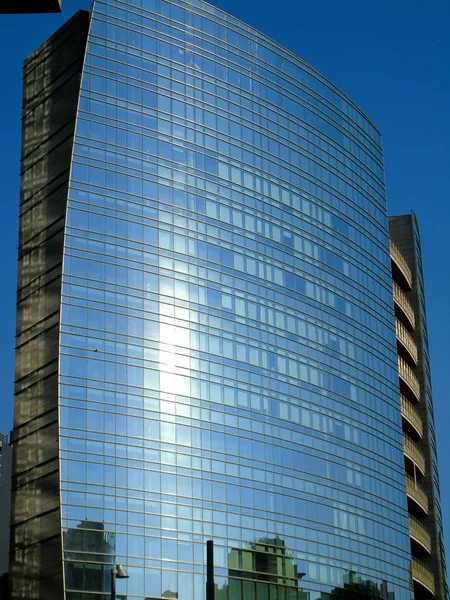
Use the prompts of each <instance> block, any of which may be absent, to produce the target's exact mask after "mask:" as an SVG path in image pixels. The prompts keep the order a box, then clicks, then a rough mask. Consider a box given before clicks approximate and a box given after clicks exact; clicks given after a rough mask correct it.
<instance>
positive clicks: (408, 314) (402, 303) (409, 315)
mask: <svg viewBox="0 0 450 600" xmlns="http://www.w3.org/2000/svg"><path fill="white" fill-rule="evenodd" d="M392 290H393V292H394V302H395V308H396V309H398V310H396V314H397V316H400V315H398V312H400V313H401V315H402V317H403V319H404V320H405V321H406V322H407V323H408V325H409V328H410V329H414V328H415V326H416V315H415V313H414V309H413V307H412V306H411V303H410V301H409V300H408V298H407V296H406V294H405V292H404V291H403V290H402V288H401V287H400V286H399V285H398V283H396V282H395V281H393V282H392Z"/></svg>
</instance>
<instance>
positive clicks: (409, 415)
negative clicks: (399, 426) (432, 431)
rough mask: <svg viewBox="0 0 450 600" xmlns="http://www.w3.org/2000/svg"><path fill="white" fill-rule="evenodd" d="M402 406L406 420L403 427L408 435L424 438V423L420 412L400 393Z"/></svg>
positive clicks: (403, 416)
mask: <svg viewBox="0 0 450 600" xmlns="http://www.w3.org/2000/svg"><path fill="white" fill-rule="evenodd" d="M400 407H401V411H402V418H403V420H404V423H403V428H404V429H405V430H406V432H407V433H408V435H409V436H410V437H412V438H413V439H414V438H416V439H421V438H423V423H422V419H421V417H420V415H419V412H418V410H417V409H415V408H414V406H413V405H412V404H411V402H410V401H409V400H407V399H406V398H405V396H403V394H400Z"/></svg>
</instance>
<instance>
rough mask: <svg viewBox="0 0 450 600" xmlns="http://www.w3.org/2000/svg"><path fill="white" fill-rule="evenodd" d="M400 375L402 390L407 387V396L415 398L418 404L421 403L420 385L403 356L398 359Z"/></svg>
mask: <svg viewBox="0 0 450 600" xmlns="http://www.w3.org/2000/svg"><path fill="white" fill-rule="evenodd" d="M398 375H399V377H400V388H401V387H402V385H401V384H402V383H403V384H404V385H403V387H405V386H406V389H407V390H408V391H407V392H406V395H407V396H408V397H410V396H411V395H412V396H413V397H414V399H415V401H416V402H420V383H419V380H418V379H417V377H416V376H415V374H414V371H413V370H412V369H411V367H410V366H409V365H408V363H406V362H405V361H404V360H403V358H402V357H401V356H399V357H398Z"/></svg>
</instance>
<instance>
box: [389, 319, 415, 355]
mask: <svg viewBox="0 0 450 600" xmlns="http://www.w3.org/2000/svg"><path fill="white" fill-rule="evenodd" d="M395 334H396V336H397V342H399V343H400V348H399V351H400V353H401V354H403V356H404V357H405V358H406V359H407V360H408V361H409V362H411V363H413V366H417V360H418V358H419V356H418V352H417V346H416V342H415V341H414V340H413V338H412V336H411V334H410V333H409V331H408V330H407V329H406V327H405V326H404V325H403V323H401V321H399V320H398V319H395Z"/></svg>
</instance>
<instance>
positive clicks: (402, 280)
mask: <svg viewBox="0 0 450 600" xmlns="http://www.w3.org/2000/svg"><path fill="white" fill-rule="evenodd" d="M390 254H391V262H392V274H393V275H394V281H397V283H398V284H400V287H403V288H404V289H407V290H410V289H411V288H412V273H411V269H410V268H409V266H408V263H407V262H406V260H405V258H404V256H403V254H402V253H401V251H400V249H399V247H398V246H397V244H396V243H395V242H393V241H392V240H390Z"/></svg>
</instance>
